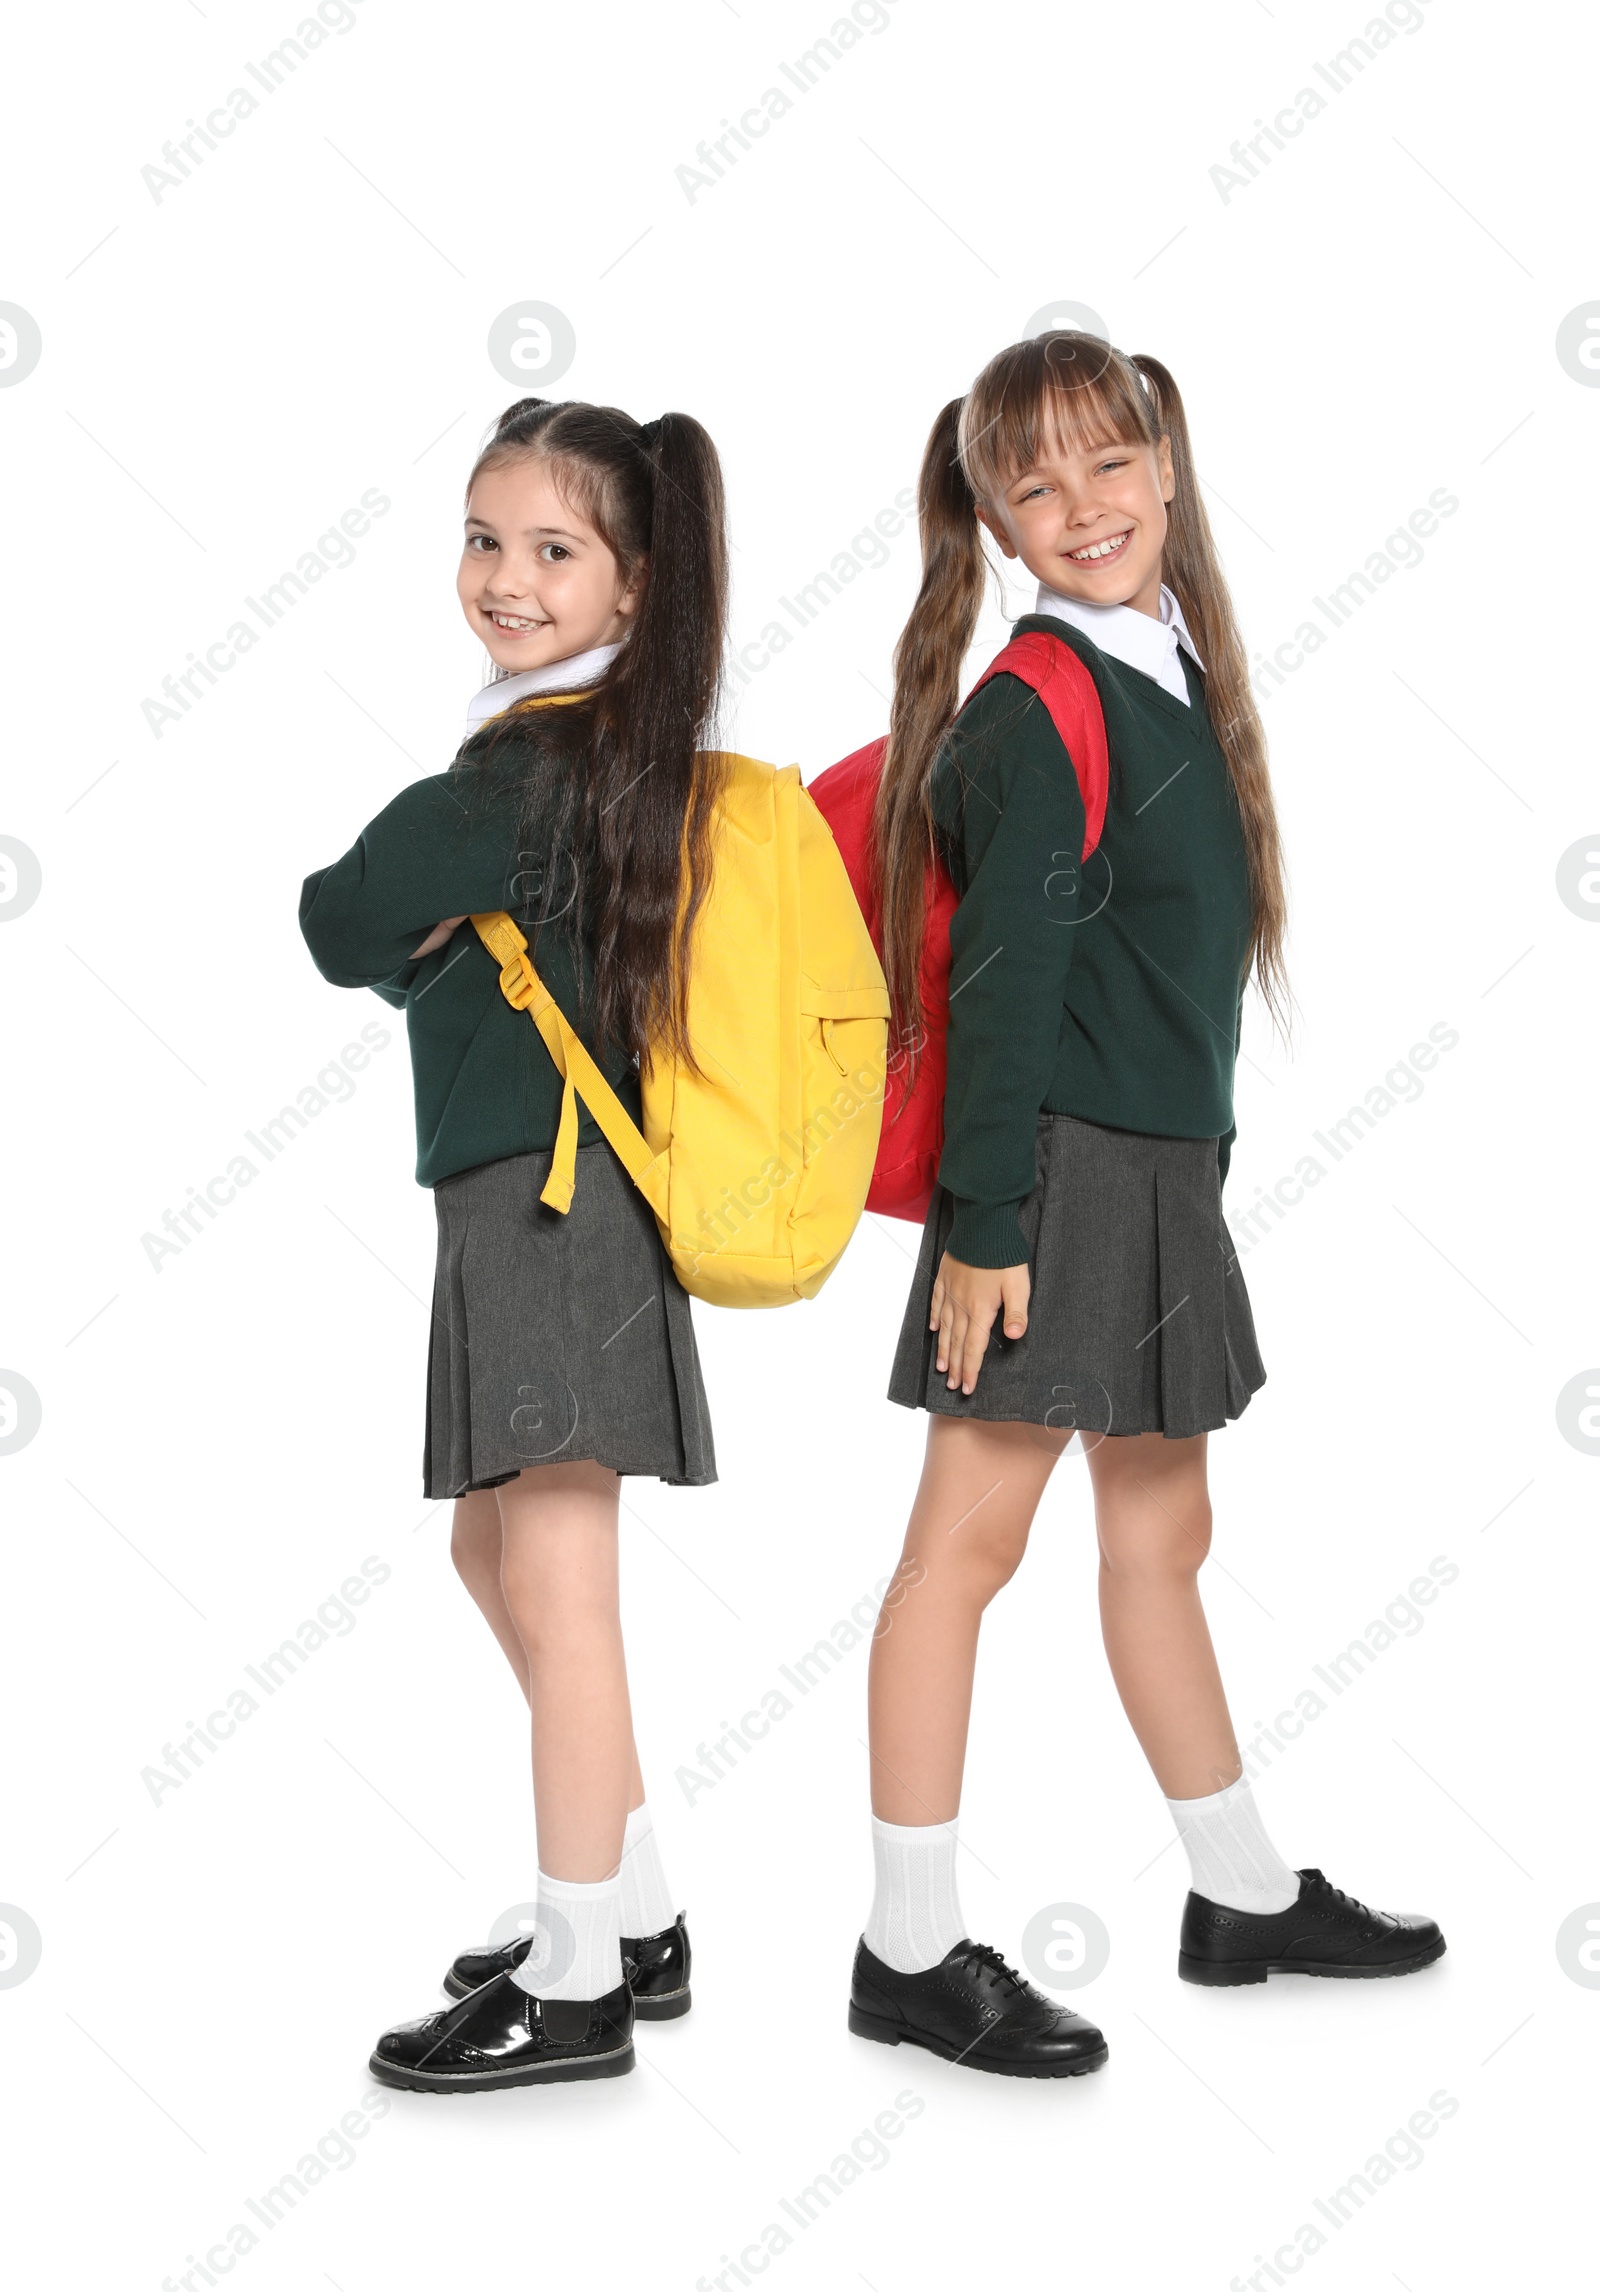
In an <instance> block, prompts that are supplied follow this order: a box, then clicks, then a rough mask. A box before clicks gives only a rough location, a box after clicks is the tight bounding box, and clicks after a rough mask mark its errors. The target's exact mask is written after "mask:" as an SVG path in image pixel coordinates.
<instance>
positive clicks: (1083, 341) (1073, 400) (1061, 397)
mask: <svg viewBox="0 0 1600 2292" xmlns="http://www.w3.org/2000/svg"><path fill="white" fill-rule="evenodd" d="M1160 434H1161V432H1160V425H1159V423H1158V422H1157V419H1156V416H1155V412H1154V410H1153V408H1152V407H1151V404H1150V400H1149V398H1148V397H1147V395H1146V393H1145V390H1144V387H1143V384H1142V383H1141V382H1140V379H1139V373H1138V369H1137V368H1136V367H1135V366H1134V364H1133V362H1132V360H1131V359H1128V358H1125V357H1124V356H1123V355H1122V353H1121V352H1120V351H1117V350H1113V349H1112V347H1111V345H1110V344H1109V343H1107V342H1102V341H1101V340H1100V339H1099V337H1098V336H1097V335H1093V334H1079V333H1073V332H1068V331H1066V330H1064V329H1063V330H1061V331H1058V332H1056V333H1053V334H1041V335H1037V336H1036V337H1035V338H1034V339H1033V340H1032V341H1031V342H1016V343H1013V344H1012V345H1011V347H1010V349H1009V350H1003V351H1001V353H1000V355H999V357H998V358H993V359H991V360H990V362H989V364H988V365H987V366H986V367H985V368H984V370H983V372H982V373H981V374H980V375H979V377H978V379H977V381H976V382H975V383H974V384H973V386H972V388H971V390H970V391H969V392H968V393H967V397H966V400H965V403H964V404H963V406H962V410H961V425H960V431H959V451H960V455H961V467H962V470H963V472H964V473H965V475H966V479H967V483H968V484H969V485H970V486H971V488H972V491H973V493H974V494H975V495H976V496H977V498H978V499H979V500H980V501H995V500H998V498H999V497H1000V495H1001V494H1003V493H1004V492H1005V490H1006V488H1007V486H1009V485H1012V484H1014V483H1015V481H1016V480H1017V479H1018V478H1019V477H1020V476H1021V475H1022V473H1023V472H1024V471H1025V470H1029V469H1032V468H1033V467H1034V466H1035V464H1036V463H1037V462H1039V461H1040V460H1041V459H1043V458H1045V457H1046V456H1048V455H1049V454H1050V453H1051V452H1052V451H1055V452H1065V453H1093V452H1094V451H1095V450H1096V449H1097V448H1099V447H1101V446H1109V445H1149V446H1153V445H1154V444H1155V443H1156V441H1157V439H1158V438H1159V436H1160Z"/></svg>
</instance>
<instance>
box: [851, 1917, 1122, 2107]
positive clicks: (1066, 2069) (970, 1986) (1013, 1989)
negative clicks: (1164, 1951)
mask: <svg viewBox="0 0 1600 2292" xmlns="http://www.w3.org/2000/svg"><path fill="white" fill-rule="evenodd" d="M850 2027H851V2028H852V2029H853V2030H854V2031H855V2033H856V2035H857V2037H874V2038H876V2039H877V2040H878V2042H879V2044H880V2045H922V2046H926V2047H927V2049H928V2051H929V2052H930V2053H937V2054H939V2055H940V2056H942V2058H943V2059H944V2060H946V2061H955V2062H959V2063H960V2064H961V2065H962V2067H963V2068H966V2069H992V2070H994V2071H996V2072H997V2073H998V2074H999V2075H1000V2076H1002V2077H1082V2076H1083V2075H1084V2074H1085V2072H1086V2071H1088V2070H1091V2069H1098V2068H1100V2066H1101V2065H1102V2063H1103V2062H1104V2061H1105V2059H1106V2056H1107V2054H1108V2052H1109V2050H1110V2049H1109V2047H1108V2046H1107V2044H1106V2041H1105V2039H1104V2038H1103V2037H1102V2036H1101V2034H1100V2032H1099V2031H1098V2030H1097V2029H1096V2028H1095V2026H1094V2023H1093V2022H1092V2021H1085V2020H1084V2019H1083V2017H1082V2015H1081V2014H1075V2013H1068V2011H1067V2009H1066V2007H1065V2006H1059V2005H1057V2004H1056V2002H1055V2000H1054V1998H1047V1997H1046V1996H1045V1994H1044V1992H1043V1991H1042V1990H1036V1989H1035V1988H1034V1986H1033V1984H1032V1983H1031V1982H1025V1981H1024V1980H1023V1978H1022V1976H1021V1975H1020V1974H1017V1973H1013V1972H1012V1970H1011V1968H1010V1967H1009V1966H1008V1965H1007V1964H1006V1962H1005V1960H1004V1958H1002V1957H1001V1955H1000V1953H999V1951H998V1950H991V1949H989V1948H988V1946H987V1945H986V1944H985V1943H982V1942H958V1943H957V1944H956V1946H955V1948H954V1949H953V1950H952V1951H951V1952H950V1953H949V1955H948V1956H947V1957H945V1958H942V1959H941V1960H940V1962H939V1963H938V1965H936V1966H930V1967H929V1968H928V1970H927V1971H926V1973H921V1974H900V1973H896V1971H895V1969H894V1968H893V1967H892V1966H886V1965H885V1964H884V1962H883V1960H882V1959H881V1958H879V1957H875V1956H874V1955H873V1953H872V1951H870V1950H869V1949H868V1948H867V1945H866V1940H865V1938H863V1939H862V1940H861V1941H860V1942H859V1943H858V1944H857V1946H856V1963H855V1971H854V1974H853V1975H852V1977H851V1982H850Z"/></svg>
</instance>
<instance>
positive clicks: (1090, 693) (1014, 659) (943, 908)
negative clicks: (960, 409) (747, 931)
mask: <svg viewBox="0 0 1600 2292" xmlns="http://www.w3.org/2000/svg"><path fill="white" fill-rule="evenodd" d="M1001 675H1006V676H1014V677H1018V678H1020V679H1021V681H1022V682H1023V683H1024V684H1026V685H1031V686H1032V688H1033V690H1034V691H1035V692H1036V693H1037V694H1038V695H1039V698H1040V699H1041V700H1042V701H1043V702H1044V704H1045V706H1046V708H1048V709H1049V711H1050V716H1051V720H1052V722H1053V723H1054V725H1055V728H1056V730H1057V731H1058V732H1059V733H1060V735H1061V738H1062V741H1063V742H1064V743H1065V746H1066V751H1067V754H1068V755H1069V756H1070V757H1071V759H1072V767H1073V770H1074V771H1075V772H1076V774H1077V776H1078V788H1079V792H1080V794H1081V795H1082V797H1083V809H1084V814H1085V818H1086V826H1085V830H1084V838H1083V855H1082V856H1083V858H1084V859H1087V858H1088V857H1089V854H1090V853H1091V852H1092V851H1093V850H1094V849H1095V847H1096V845H1097V844H1098V843H1099V841H1100V831H1101V829H1102V828H1103V827H1104V825H1105V816H1106V790H1107V785H1108V781H1109V774H1110V766H1109V759H1108V757H1107V752H1106V727H1105V718H1104V716H1103V715H1102V714H1101V709H1100V695H1099V694H1098V693H1097V692H1096V690H1095V687H1094V679H1093V678H1092V677H1091V676H1090V674H1089V671H1088V670H1087V669H1086V668H1085V667H1084V665H1083V662H1082V661H1081V660H1080V659H1079V658H1078V655H1077V654H1076V653H1075V652H1074V651H1073V649H1072V647H1071V646H1070V645H1069V644H1067V643H1066V641H1065V640H1064V639H1063V638H1061V637H1052V636H1047V635H1046V634H1045V632H1044V630H1042V629H1030V630H1028V631H1027V632H1026V633H1025V634H1024V635H1023V636H1020V637H1013V638H1012V640H1011V642H1010V644H1008V645H1007V646H1006V648H1005V650H1004V652H1002V653H1000V654H999V655H998V657H997V658H996V659H995V660H993V661H992V662H991V663H990V665H989V667H988V668H987V669H985V671H984V673H983V675H982V676H981V677H979V679H978V681H977V683H976V684H975V685H974V686H973V688H972V692H974V693H975V692H978V691H981V689H982V688H983V686H984V685H986V684H987V683H988V681H989V679H990V677H992V676H1001ZM967 698H968V700H970V699H971V698H972V693H968V695H967ZM887 745H888V743H887V742H886V741H883V740H873V741H869V742H868V744H867V746H866V747H865V748H858V749H857V750H856V752H855V754H854V755H853V756H847V757H846V758H845V759H844V761H843V763H842V764H832V765H830V766H829V767H828V769H827V771H826V772H822V773H819V774H818V776H817V778H816V779H815V780H813V781H812V782H811V783H810V786H809V789H808V793H809V794H810V796H811V798H812V800H813V801H814V803H815V804H816V806H817V809H818V811H820V812H821V814H822V816H823V818H824V819H825V820H826V821H827V823H828V825H829V827H830V828H831V829H832V830H833V840H834V842H835V843H836V844H837V845H838V847H839V853H840V856H841V858H842V859H843V861H844V864H845V871H846V873H847V874H848V875H849V878H850V885H851V889H852V890H853V891H854V893H855V895H856V899H857V901H858V902H859V904H860V908H861V912H862V914H863V916H864V917H865V918H866V924H867V929H868V930H869V931H870V932H871V934H872V943H873V945H874V946H875V947H876V948H877V949H878V952H879V954H880V955H881V954H882V952H883V935H882V931H881V928H880V924H881V918H880V916H879V913H878V903H877V898H876V895H875V892H874V889H873V884H872V812H873V806H874V804H875V803H876V801H877V794H878V779H879V775H880V774H881V772H882V770H883V752H884V749H885V748H886V747H887ZM926 900H927V922H926V925H925V928H924V932H923V940H922V964H921V974H920V977H921V987H922V1010H923V1017H924V1021H925V1023H926V1026H927V1035H926V1038H925V1039H924V1041H923V1042H922V1043H921V1044H920V1046H919V1049H918V1057H917V1064H916V1079H915V1081H914V1083H913V1084H912V1087H911V1088H910V1090H909V1091H908V1090H907V1088H906V1078H907V1075H908V1073H909V1072H910V1067H911V1060H910V1054H909V1047H908V1046H907V1045H905V1044H896V1043H894V1042H892V1041H891V1043H890V1047H889V1071H888V1076H887V1080H886V1084H885V1088H884V1099H883V1129H882V1133H881V1135H880V1138H879V1143H878V1158H877V1161H876V1163H875V1164H874V1166H873V1172H872V1185H871V1188H870V1189H869V1191H868V1194H867V1208H868V1209H869V1210H876V1211H877V1212H878V1214H879V1215H880V1216H882V1217H890V1218H911V1219H914V1220H915V1222H916V1223H917V1224H918V1225H920V1224H921V1223H922V1221H923V1219H924V1218H925V1217H926V1216H927V1213H928V1204H929V1202H930V1201H931V1200H932V1199H933V1189H934V1185H935V1183H936V1181H937V1178H938V1170H939V1155H940V1153H941V1151H942V1149H943V1146H944V1079H945V1048H944V1037H945V1028H946V1026H947V1024H948V1023H949V1018H950V919H951V917H952V916H953V915H954V914H955V911H956V908H957V906H958V905H959V894H958V893H957V891H956V887H955V885H954V884H953V883H952V882H951V880H950V877H949V874H948V872H947V871H946V869H945V867H944V865H943V863H942V862H939V861H935V863H934V864H933V865H932V866H931V867H930V868H929V870H928V876H927V884H926Z"/></svg>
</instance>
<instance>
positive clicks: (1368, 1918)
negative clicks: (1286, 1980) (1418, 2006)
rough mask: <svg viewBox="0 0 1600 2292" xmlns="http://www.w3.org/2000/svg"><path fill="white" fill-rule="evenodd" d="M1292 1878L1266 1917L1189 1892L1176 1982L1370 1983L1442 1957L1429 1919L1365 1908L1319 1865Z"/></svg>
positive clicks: (1438, 1936) (1438, 1935) (1230, 1985)
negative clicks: (1289, 1889) (1290, 1890)
mask: <svg viewBox="0 0 1600 2292" xmlns="http://www.w3.org/2000/svg"><path fill="white" fill-rule="evenodd" d="M1295 1875H1296V1876H1297V1877H1298V1879H1299V1881H1300V1893H1299V1897H1298V1899H1297V1900H1296V1901H1293V1902H1291V1903H1290V1905H1289V1907H1288V1909H1287V1910H1275V1911H1273V1912H1272V1913H1271V1915H1270V1916H1268V1917H1262V1916H1260V1915H1258V1914H1257V1913H1256V1912H1254V1911H1251V1910H1229V1909H1227V1908H1226V1907H1225V1906H1224V1905H1223V1904H1222V1903H1220V1902H1208V1901H1207V1900H1206V1898H1205V1896H1204V1895H1203V1894H1191V1895H1190V1896H1189V1899H1188V1901H1187V1902H1185V1904H1184V1906H1183V1930H1182V1934H1181V1936H1180V1938H1179V1942H1178V1972H1179V1974H1180V1975H1181V1977H1182V1978H1183V1980H1184V1981H1186V1982H1204V1983H1207V1984H1209V1985H1210V1986H1211V1987H1212V1988H1214V1989H1232V1988H1235V1987H1236V1986H1237V1985H1238V1984H1240V1983H1242V1982H1264V1981H1265V1980H1266V1978H1267V1976H1268V1974H1330V1975H1333V1976H1335V1977H1336V1978H1337V1979H1339V1980H1341V1981H1347V1982H1363V1981H1377V1980H1379V1979H1381V1978H1382V1976H1384V1975H1385V1974H1414V1973H1416V1972H1417V1970H1418V1968H1419V1967H1421V1966H1431V1965H1432V1964H1433V1961H1434V1959H1435V1958H1442V1957H1443V1956H1444V1936H1443V1935H1442V1934H1441V1933H1440V1931H1439V1929H1438V1927H1437V1926H1436V1925H1435V1924H1434V1922H1433V1920H1432V1919H1431V1918H1408V1917H1401V1916H1398V1915H1397V1914H1396V1913H1394V1912H1393V1911H1390V1910H1369V1909H1368V1908H1367V1906H1366V1904H1365V1903H1364V1902H1357V1901H1356V1899H1355V1897H1354V1896H1353V1895H1350V1894H1343V1893H1341V1892H1340V1890H1339V1888H1338V1887H1337V1886H1330V1885H1329V1884H1328V1881H1327V1880H1326V1879H1325V1878H1324V1877H1323V1875H1322V1873H1321V1871H1320V1870H1301V1871H1297V1872H1296V1873H1295Z"/></svg>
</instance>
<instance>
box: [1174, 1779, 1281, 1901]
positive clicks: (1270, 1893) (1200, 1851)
mask: <svg viewBox="0 0 1600 2292" xmlns="http://www.w3.org/2000/svg"><path fill="white" fill-rule="evenodd" d="M1167 1804H1168V1806H1169V1807H1170V1808H1171V1809H1172V1819H1173V1821H1174V1822H1175V1823H1176V1824H1177V1826H1178V1836H1179V1837H1180V1838H1181V1839H1182V1841H1183V1843H1184V1847H1185V1850H1186V1851H1187V1853H1188V1856H1189V1883H1190V1884H1191V1885H1192V1886H1193V1888H1194V1890H1195V1892H1196V1893H1197V1894H1203V1895H1204V1896H1205V1898H1206V1900H1207V1901H1208V1902H1220V1903H1221V1904H1222V1906H1223V1908H1224V1909H1225V1910H1253V1911H1255V1912H1257V1913H1258V1914H1259V1915H1261V1916H1270V1915H1271V1913H1272V1912H1273V1911H1274V1910H1287V1909H1288V1907H1289V1905H1290V1903H1291V1902H1293V1901H1296V1900H1297V1899H1298V1897H1299V1893H1300V1880H1299V1878H1298V1876H1297V1875H1296V1873H1295V1872H1294V1871H1292V1870H1291V1869H1290V1868H1289V1865H1288V1864H1287V1863H1286V1862H1285V1861H1284V1859H1283V1857H1282V1855H1281V1854H1280V1853H1279V1852H1278V1850H1277V1848H1276V1847H1275V1846H1274V1845H1273V1843H1272V1841H1271V1839H1270V1838H1268V1836H1267V1834H1266V1830H1265V1828H1264V1827H1263V1824H1262V1821H1261V1816H1260V1814H1259V1812H1258V1811H1257V1808H1256V1802H1255V1799H1254V1797H1253V1796H1252V1795H1251V1790H1250V1785H1249V1783H1248V1782H1247V1780H1246V1779H1245V1777H1244V1776H1243V1775H1241V1776H1240V1777H1239V1780H1238V1781H1237V1782H1236V1783H1230V1784H1229V1785H1228V1787H1227V1789H1226V1790H1225V1791H1214V1792H1213V1793H1212V1795H1211V1797H1210V1798H1205V1799H1168V1801H1167Z"/></svg>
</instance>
